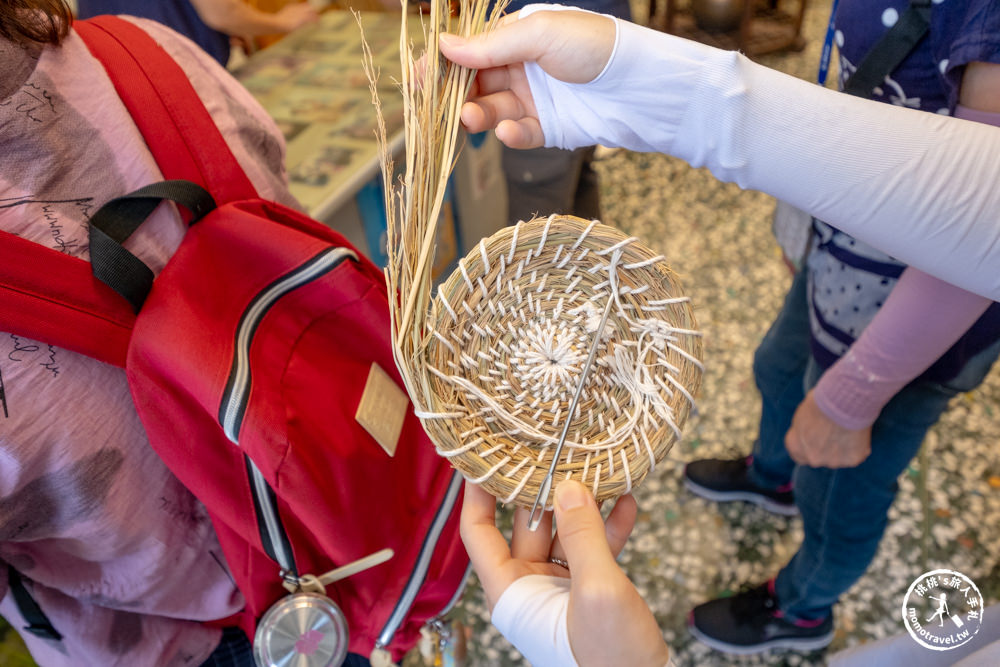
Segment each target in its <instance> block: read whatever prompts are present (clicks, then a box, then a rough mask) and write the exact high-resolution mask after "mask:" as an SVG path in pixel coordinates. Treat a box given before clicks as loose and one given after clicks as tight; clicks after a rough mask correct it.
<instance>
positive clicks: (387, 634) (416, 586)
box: [375, 472, 464, 648]
mask: <svg viewBox="0 0 1000 667" xmlns="http://www.w3.org/2000/svg"><path fill="white" fill-rule="evenodd" d="M462 480H463V478H462V476H461V475H460V474H459V473H458V472H452V476H451V482H449V484H448V490H447V491H446V492H445V495H444V500H443V501H442V502H441V505H440V506H439V507H438V511H437V514H435V515H434V521H432V522H431V527H430V528H429V529H428V530H427V535H426V536H425V537H424V543H423V545H421V547H420V553H419V555H418V556H417V562H416V564H415V565H414V566H413V571H412V572H411V573H410V578H409V580H408V581H407V582H406V587H405V588H404V589H403V594H402V595H401V596H400V597H399V600H397V601H396V606H395V608H394V609H393V610H392V614H391V615H390V616H389V620H388V621H387V622H386V624H385V626H383V628H382V631H381V632H380V633H379V636H378V641H377V642H376V643H375V647H376V648H384V647H386V646H388V645H389V643H390V642H392V638H393V636H394V635H395V634H396V630H398V629H399V626H400V625H402V623H403V620H404V619H405V618H406V614H407V613H409V611H410V607H412V606H413V602H414V600H416V598H417V592H418V591H419V590H420V587H421V586H423V585H424V579H426V578H427V570H428V569H429V568H430V564H431V557H432V556H433V555H434V549H435V548H436V547H437V543H438V540H439V539H440V538H441V532H442V531H443V530H444V525H445V524H446V523H447V522H448V519H449V518H450V517H451V511H452V510H453V509H454V507H455V501H456V500H457V499H458V492H459V490H461V488H462ZM459 588H460V589H461V588H464V580H463V586H461V587H459ZM455 599H456V600H457V597H456V598H455Z"/></svg>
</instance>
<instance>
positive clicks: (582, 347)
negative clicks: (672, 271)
mask: <svg viewBox="0 0 1000 667" xmlns="http://www.w3.org/2000/svg"><path fill="white" fill-rule="evenodd" d="M553 219H554V217H549V219H548V220H546V221H545V223H544V229H543V230H542V232H541V238H540V239H539V241H538V243H537V244H536V243H534V242H532V243H531V244H530V246H529V247H526V248H522V249H518V247H517V243H518V238H519V235H520V233H521V232H522V224H523V223H518V225H517V226H516V227H514V228H513V231H512V238H511V241H510V246H509V250H508V249H506V247H505V249H504V251H503V252H502V253H501V254H500V255H499V256H498V257H494V258H493V262H491V261H490V258H489V256H488V255H489V253H488V252H487V249H486V244H485V241H484V242H481V243H480V244H479V248H478V253H477V254H478V255H479V258H480V259H481V262H482V266H481V267H476V264H477V262H475V261H474V260H473V261H472V263H471V264H470V265H467V262H466V259H463V260H461V261H460V262H459V271H460V273H461V279H462V283H463V284H464V285H465V287H466V288H467V295H468V296H467V297H465V298H468V299H469V301H468V302H467V301H464V300H463V301H461V302H460V301H458V300H456V298H455V297H454V295H453V297H452V298H453V303H448V301H447V300H446V299H445V297H444V296H443V295H440V294H439V300H440V303H441V307H442V308H443V309H444V310H445V311H446V312H447V313H448V318H447V319H448V320H450V322H448V321H447V320H446V321H444V322H439V323H438V326H440V327H444V328H445V329H447V327H448V326H450V325H452V324H454V325H455V327H456V329H453V330H446V331H437V330H431V331H430V334H431V336H432V338H433V339H434V340H435V341H437V342H438V343H439V344H441V345H442V346H443V348H445V349H447V350H448V351H449V352H451V353H452V358H453V359H454V361H451V360H448V359H445V361H446V365H447V368H436V367H434V366H433V365H431V364H428V365H427V367H426V368H427V371H428V372H429V373H430V374H431V375H433V376H434V377H437V378H439V379H440V380H441V381H443V382H445V383H447V384H448V385H450V386H451V387H452V388H453V389H454V390H455V391H456V392H457V393H458V394H459V395H460V396H461V397H462V398H463V399H464V401H465V404H459V403H454V404H451V405H442V406H440V407H439V409H438V410H437V411H433V412H432V411H425V410H421V411H419V412H418V413H417V416H418V417H420V418H421V419H425V420H439V419H448V420H459V421H461V422H462V423H465V424H471V423H474V422H473V421H471V419H472V418H473V417H477V416H478V417H479V420H480V421H488V423H490V424H491V426H490V428H489V429H485V428H475V429H468V428H465V429H464V432H463V433H461V434H460V444H459V445H458V446H457V447H454V448H450V449H448V448H442V447H440V445H439V449H438V451H439V453H440V454H441V455H442V456H445V457H448V458H452V459H454V458H456V457H461V456H463V455H466V454H469V453H475V454H476V455H478V456H481V457H482V458H483V459H485V458H486V457H487V456H488V455H491V454H494V453H495V452H497V451H499V450H500V449H501V448H502V447H501V446H499V445H497V444H496V440H495V439H491V438H490V437H489V436H490V434H491V433H492V434H493V435H497V434H498V433H499V432H501V431H502V432H505V433H506V434H507V435H508V436H510V438H511V440H512V441H513V440H516V441H517V442H519V443H523V444H525V445H526V447H527V449H526V450H525V451H524V453H523V454H522V455H520V456H514V454H515V453H516V452H517V450H518V449H520V447H521V444H517V445H516V446H515V449H514V451H513V452H512V451H507V452H501V454H502V456H500V457H498V460H497V459H494V460H495V463H492V464H491V466H490V468H489V469H488V470H487V471H486V472H485V473H483V474H481V475H478V476H477V478H476V479H472V480H471V481H472V482H474V483H481V482H483V481H485V480H487V479H489V478H490V477H492V476H493V475H496V474H501V475H503V476H504V477H507V478H509V479H511V480H516V486H515V488H514V489H513V491H512V492H511V493H510V494H509V495H507V497H506V498H501V500H502V501H503V502H511V501H513V500H514V499H515V498H517V497H518V494H520V493H521V491H522V490H523V489H524V487H525V486H526V485H527V484H528V482H529V480H530V479H531V477H532V476H533V475H534V474H535V473H536V472H540V473H541V472H544V471H545V469H546V468H547V465H543V464H542V463H541V461H542V458H543V456H544V454H545V452H546V451H547V450H549V449H550V448H551V447H553V446H554V445H555V444H556V443H557V441H558V437H559V433H560V431H561V427H562V426H563V423H564V421H565V420H567V419H570V420H574V421H575V422H576V423H575V424H574V426H572V427H571V428H570V431H569V434H568V436H567V438H566V443H565V448H566V449H565V450H564V451H565V452H566V453H565V458H566V462H567V464H568V463H571V462H572V460H573V456H574V452H576V451H577V450H579V451H580V452H581V453H586V457H585V461H584V467H583V471H582V473H581V474H580V481H583V482H585V483H586V482H587V481H588V480H587V477H588V475H591V476H592V478H591V480H590V481H591V483H592V485H593V487H594V489H595V492H596V489H597V487H598V484H599V481H600V477H601V474H602V472H604V471H607V472H606V474H607V475H608V476H609V477H610V476H612V475H614V474H615V472H616V471H617V470H621V471H622V472H623V474H624V477H625V484H626V488H627V491H626V492H628V490H631V488H632V486H633V479H632V468H633V467H634V465H630V463H629V461H628V459H627V455H626V447H632V448H633V449H634V450H635V452H636V455H637V457H638V458H639V459H640V460H641V459H643V458H645V457H646V456H647V455H648V458H649V463H650V468H651V467H652V465H653V464H655V457H654V453H653V447H652V445H651V444H650V441H649V438H648V436H647V434H646V429H647V428H652V430H653V431H656V430H657V428H659V427H657V424H664V425H666V426H667V427H668V428H669V429H670V431H671V432H672V433H673V435H674V436H675V437H676V438H677V439H680V436H681V432H680V429H679V427H678V426H677V424H676V421H675V415H674V410H673V408H672V407H671V405H670V403H668V399H669V398H670V397H672V396H673V395H674V392H679V394H680V395H681V396H683V397H684V399H685V400H686V401H687V402H688V403H689V404H690V407H691V409H692V410H693V409H694V398H693V397H692V396H691V394H690V393H689V392H688V390H687V389H686V388H685V387H684V386H683V385H682V383H681V382H680V381H679V380H678V379H677V378H676V377H674V375H676V374H678V373H679V369H678V368H677V367H676V366H675V365H674V364H671V363H669V362H668V361H667V358H666V355H667V354H668V353H676V354H678V355H680V356H681V357H682V358H683V359H685V360H687V361H689V362H691V363H693V364H695V365H696V367H697V368H699V369H702V368H703V367H702V364H701V363H700V362H699V361H698V360H697V359H696V358H695V357H694V356H693V355H692V354H690V353H688V352H687V351H685V350H684V349H682V348H681V346H680V345H679V343H680V342H681V341H682V338H683V337H686V336H699V335H700V334H699V333H698V332H696V331H692V330H688V329H679V328H675V327H672V326H671V325H670V324H669V323H668V322H666V321H664V319H662V316H663V315H662V313H663V311H666V310H668V309H669V308H670V307H671V306H672V305H674V304H683V303H686V302H688V301H689V299H688V298H687V297H675V298H666V299H663V298H661V299H658V300H649V301H646V302H641V301H633V302H630V303H625V302H624V301H623V296H625V295H626V294H628V295H629V298H630V299H633V300H634V299H636V298H637V296H638V295H639V294H642V293H643V292H645V291H646V290H647V288H648V285H640V286H638V287H633V286H632V285H634V284H635V282H634V281H625V282H626V283H628V284H623V280H622V275H623V274H622V272H628V271H635V270H640V269H644V268H646V267H649V266H652V265H653V264H655V263H657V262H660V261H663V257H662V256H655V257H652V258H650V259H642V260H640V261H634V262H631V263H623V261H622V257H623V255H624V252H625V251H626V250H627V249H628V246H629V245H630V244H632V243H634V242H636V241H637V239H635V238H634V237H628V238H623V239H622V240H620V241H617V242H616V243H614V244H613V245H611V246H609V247H606V248H603V249H600V250H593V249H592V248H589V247H587V246H583V244H584V241H585V240H586V238H587V237H588V235H589V234H590V233H591V232H592V231H593V229H594V227H595V226H596V225H597V224H598V223H597V222H596V221H594V222H591V223H590V224H589V226H587V227H586V229H584V230H583V231H582V232H581V233H580V235H579V237H578V238H577V239H576V241H575V243H573V244H572V245H571V246H565V245H557V246H556V247H555V248H554V250H550V251H549V254H550V255H551V258H550V259H548V260H546V261H547V262H548V266H549V269H548V270H551V271H556V272H559V273H561V274H562V275H561V281H562V284H565V285H566V287H565V288H560V287H558V286H556V287H551V288H550V287H549V286H548V285H547V281H549V279H550V276H549V274H548V273H547V272H546V271H540V270H539V268H538V266H539V265H538V258H539V257H541V256H542V255H543V252H544V251H545V246H546V244H547V243H557V242H556V241H552V236H551V233H550V227H551V226H552V223H553ZM556 238H558V237H556ZM581 246H583V247H581ZM585 260H586V261H587V262H588V264H584V261H585ZM532 261H534V263H532V264H531V265H530V267H529V263H530V262H532ZM570 262H572V264H570V265H569V266H568V268H564V267H567V264H569V263H570ZM491 268H492V269H493V270H494V271H496V274H495V276H494V275H492V274H491ZM539 272H540V273H541V274H542V275H541V278H540V279H539V278H538V273H539ZM604 273H606V274H607V279H606V280H604V281H603V282H601V279H600V278H599V277H597V276H599V275H603V274H604ZM586 276H594V278H590V277H587V278H586V279H587V280H588V283H587V284H588V285H590V290H591V291H592V293H591V294H590V295H589V296H588V295H587V294H586V293H584V292H581V291H580V290H577V289H576V287H577V285H579V284H580V282H581V281H582V280H584V279H585V277H586ZM473 296H474V298H471V297H473ZM608 298H610V299H613V300H614V307H613V309H614V311H615V313H614V314H615V316H616V319H617V321H618V322H619V326H620V328H621V329H623V330H628V331H630V332H631V333H632V334H633V335H634V336H635V339H633V340H617V339H615V338H614V337H613V333H614V332H615V331H616V328H615V326H614V325H613V324H612V323H611V322H609V323H608V324H607V325H606V326H605V329H604V331H600V332H598V331H597V330H596V329H597V328H598V327H599V325H600V322H601V315H602V312H603V310H604V308H603V305H604V303H605V299H608ZM469 302H471V304H472V305H471V306H470V305H469ZM543 303H545V304H547V305H546V306H545V307H543ZM553 303H554V304H555V305H554V306H553V305H552V304H553ZM635 304H638V305H635ZM456 311H462V312H464V313H465V314H467V315H468V316H469V318H468V319H467V320H465V321H463V322H461V323H456ZM658 313H659V314H660V315H659V316H657V314H658ZM498 314H499V315H500V316H502V317H503V318H504V320H503V321H502V324H499V325H498V324H495V323H494V324H492V325H488V324H483V322H484V321H489V320H490V315H492V316H494V317H495V316H497V315H498ZM479 315H482V316H483V318H482V319H479V317H478V316H479ZM477 319H479V321H480V324H477V323H476V320H477ZM433 321H435V320H433V319H432V322H433ZM495 326H499V327H500V331H499V332H496V331H494V329H493V327H495ZM459 327H461V328H460V329H459ZM498 334H500V335H498ZM595 336H599V337H601V338H605V339H606V340H605V341H604V343H603V349H602V350H601V352H600V354H599V356H598V357H597V359H596V360H595V364H594V368H593V369H592V372H591V374H590V375H588V377H587V384H586V387H585V389H584V397H585V398H587V399H588V400H589V405H590V406H591V407H587V408H583V407H582V405H581V406H577V409H576V414H574V415H567V414H563V413H564V411H565V410H566V408H567V407H568V405H569V403H570V399H571V397H572V395H573V393H574V391H575V388H576V385H577V382H578V381H579V378H580V374H581V372H582V370H583V365H584V363H585V362H586V358H587V354H588V351H589V347H590V342H591V341H592V340H593V338H594V337H595ZM483 339H486V340H491V341H493V342H492V344H491V345H490V347H489V348H488V349H484V350H478V351H477V350H474V349H473V348H474V346H472V345H470V343H471V342H472V341H474V340H483ZM504 339H506V342H505V341H504ZM455 362H457V363H455ZM483 415H489V417H490V418H489V420H486V418H484V417H483ZM543 415H545V416H544V417H543ZM637 434H638V437H637ZM618 448H620V450H621V451H620V452H619V453H618V454H617V455H616V454H615V453H614V452H613V450H615V449H618ZM592 457H594V458H593V460H591V459H592ZM616 459H617V460H616ZM531 461H534V463H532V464H530V465H529V462H531ZM505 468H506V469H505ZM567 474H568V473H567Z"/></svg>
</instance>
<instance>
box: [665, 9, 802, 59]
mask: <svg viewBox="0 0 1000 667" xmlns="http://www.w3.org/2000/svg"><path fill="white" fill-rule="evenodd" d="M694 1H695V0H650V6H649V23H648V25H649V27H650V28H655V29H657V30H662V31H664V32H669V33H671V34H674V35H680V36H681V37H687V38H688V39H693V40H695V41H698V42H703V43H705V44H711V45H712V46H717V47H719V48H723V49H730V50H732V49H737V50H739V51H742V52H743V53H745V54H746V55H747V56H749V57H751V58H753V57H756V56H759V55H763V54H765V53H772V52H775V51H799V50H801V49H802V48H803V47H804V46H805V40H804V39H803V38H802V35H801V30H802V18H803V16H804V15H805V10H806V3H807V0H742V3H743V18H742V20H741V21H740V22H739V26H738V27H737V28H736V29H735V30H731V31H715V30H710V29H705V28H704V27H702V26H699V24H698V22H697V21H696V20H695V15H694V12H693V11H692V6H691V3H692V2H694ZM739 1H740V0H734V2H739Z"/></svg>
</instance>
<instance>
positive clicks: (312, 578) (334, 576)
mask: <svg viewBox="0 0 1000 667" xmlns="http://www.w3.org/2000/svg"><path fill="white" fill-rule="evenodd" d="M394 555H395V552H394V551H393V550H392V549H381V550H379V551H376V552H375V553H371V554H368V555H367V556H365V557H363V558H359V559H357V560H356V561H352V562H350V563H348V564H347V565H342V566H341V567H338V568H336V569H334V570H330V571H329V572H327V573H326V574H321V575H320V576H318V577H317V576H316V575H314V574H303V575H302V576H300V577H298V578H297V579H296V578H295V577H293V576H291V575H290V574H289V573H282V580H283V581H282V585H283V586H284V587H285V590H287V591H288V592H289V593H298V592H300V591H302V592H306V593H319V594H320V595H326V587H327V586H329V585H330V584H332V583H334V582H336V581H340V580H341V579H346V578H347V577H350V576H352V575H355V574H357V573H358V572H364V571H365V570H367V569H369V568H372V567H375V566H376V565H381V564H382V563H384V562H386V561H387V560H389V559H390V558H392V557H393V556H394Z"/></svg>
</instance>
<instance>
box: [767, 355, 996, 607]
mask: <svg viewBox="0 0 1000 667" xmlns="http://www.w3.org/2000/svg"><path fill="white" fill-rule="evenodd" d="M998 353H1000V344H994V345H993V346H992V347H990V348H988V349H986V350H984V351H983V352H980V353H979V354H978V355H976V356H974V357H973V358H972V359H970V360H969V362H968V363H967V364H966V365H965V368H964V369H963V370H962V372H961V373H960V374H959V375H958V376H957V377H955V378H954V379H952V380H951V381H949V382H948V383H947V384H945V385H941V384H936V383H932V382H915V383H912V384H910V385H907V386H906V387H904V388H903V389H902V390H901V391H900V392H899V393H898V394H896V396H894V397H893V399H892V400H891V401H889V403H888V404H887V405H886V406H885V408H884V409H883V410H882V412H881V414H880V415H879V418H878V420H877V421H876V422H875V424H874V426H873V427H872V453H871V455H870V456H869V457H868V458H867V459H865V461H864V462H862V463H861V464H860V465H858V466H856V467H854V468H841V469H836V470H831V469H829V468H810V467H807V466H800V467H799V468H798V469H797V470H796V473H795V492H796V494H795V501H796V504H797V505H798V506H799V510H800V512H801V514H802V525H803V532H804V537H803V542H802V546H801V547H800V548H799V550H798V551H797V552H796V554H795V555H794V556H793V557H792V560H791V561H790V562H789V563H788V565H786V566H785V567H784V568H783V569H782V570H781V571H780V572H779V573H778V576H777V578H776V579H775V591H776V593H777V597H778V600H779V605H780V608H781V610H782V611H783V612H784V613H785V614H787V615H788V616H789V617H791V618H805V619H816V618H821V617H824V616H827V615H829V613H830V610H831V609H832V607H833V604H834V603H835V602H836V601H837V600H838V599H839V598H840V596H841V594H843V593H844V592H845V591H846V590H847V589H849V588H850V587H851V586H852V585H853V584H854V583H855V582H856V581H857V580H858V579H859V578H861V576H862V575H863V574H864V573H865V571H866V570H867V569H868V566H869V565H870V564H871V561H872V559H873V558H874V557H875V553H876V550H877V549H878V544H879V542H880V541H881V539H882V534H883V533H884V532H885V528H886V525H887V524H888V513H889V507H890V506H891V505H892V501H893V500H894V499H895V497H896V491H897V490H898V489H899V484H898V482H897V480H898V478H899V475H900V474H901V473H902V472H903V470H905V469H906V466H907V465H908V464H909V462H910V461H911V460H912V459H913V457H914V456H916V454H917V452H918V451H919V450H920V445H921V443H922V442H923V440H924V436H925V435H926V433H927V430H928V429H929V428H930V427H931V426H933V425H934V423H936V422H937V420H938V419H939V418H940V416H941V413H942V412H944V410H945V409H946V408H947V406H948V401H949V400H950V399H951V398H952V397H953V396H955V395H956V394H957V393H960V392H965V391H971V390H972V389H974V388H975V387H976V386H978V385H979V384H980V383H981V382H982V380H983V378H984V377H985V376H986V373H987V372H988V371H989V369H990V366H991V365H992V364H993V362H994V361H995V360H996V358H997V354H998ZM811 370H812V369H811ZM809 375H810V376H814V377H815V379H818V372H817V373H813V372H810V373H809ZM814 377H807V384H809V385H810V386H811V385H812V384H813V383H812V382H808V380H812V379H814Z"/></svg>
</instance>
